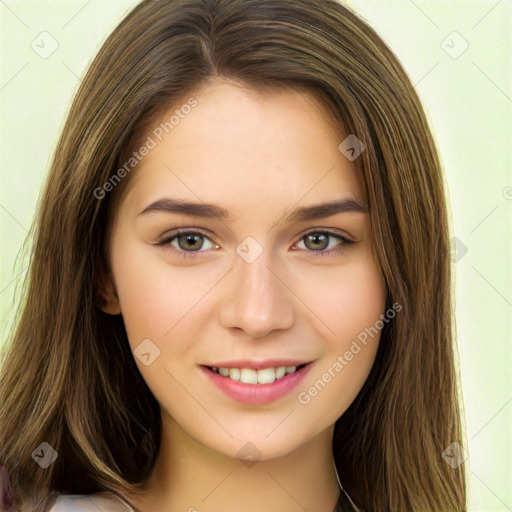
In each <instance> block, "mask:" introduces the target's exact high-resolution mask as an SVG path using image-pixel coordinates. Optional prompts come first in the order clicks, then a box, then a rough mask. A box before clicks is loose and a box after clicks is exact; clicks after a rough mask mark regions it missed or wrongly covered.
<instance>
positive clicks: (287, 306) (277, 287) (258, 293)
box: [222, 237, 294, 337]
mask: <svg viewBox="0 0 512 512" xmlns="http://www.w3.org/2000/svg"><path fill="white" fill-rule="evenodd" d="M273 267H275V261H274V258H273V251H272V250H271V249H270V248H265V249H264V248H263V246H262V245H261V244H259V243H258V242H256V240H254V239H251V237H248V238H247V239H245V240H244V241H243V242H242V243H241V244H239V246H238V247H237V256H236V258H235V261H234V269H233V272H231V280H232V281H231V285H230V291H229V297H227V298H226V301H225V302H224V305H223V312H222V318H223V323H224V326H225V327H238V328H241V329H243V330H244V331H246V332H247V333H248V334H249V335H251V336H253V337H260V336H264V335H266V334H268V333H269V332H270V331H272V330H275V329H286V328H289V327H290V326H291V325H292V324H293V321H294V309H293V301H292V298H291V295H290V292H289V291H288V290H287V288H286V286H284V285H283V284H282V283H281V282H280V279H278V277H277V276H276V275H275V274H276V273H277V272H276V270H275V269H274V268H273Z"/></svg>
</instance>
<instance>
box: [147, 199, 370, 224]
mask: <svg viewBox="0 0 512 512" xmlns="http://www.w3.org/2000/svg"><path fill="white" fill-rule="evenodd" d="M149 212H167V213H182V214H185V215H192V216H195V217H205V218H212V219H221V220H233V217H232V216H230V214H229V212H228V210H226V209H224V208H222V207H220V206H218V205H215V204H207V203H196V202H189V201H185V200H183V199H172V198H164V199H159V200H158V201H155V202H154V203H151V204H150V205H149V206H147V207H146V208H144V210H142V212H140V213H139V215H144V214H146V213H149ZM346 212H356V213H368V207H367V206H366V205H365V204H363V203H360V202H359V201H356V200H355V199H341V200H335V201H329V202H327V203H321V204H315V205H312V206H305V207H300V208H296V209H294V210H293V211H291V212H290V213H289V214H288V215H287V216H286V217H285V219H284V220H285V221H288V222H304V221H309V220H315V219H323V218H325V217H330V216H331V215H335V214H337V213H346Z"/></svg>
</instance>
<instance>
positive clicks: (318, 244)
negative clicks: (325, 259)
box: [294, 230, 354, 256]
mask: <svg viewBox="0 0 512 512" xmlns="http://www.w3.org/2000/svg"><path fill="white" fill-rule="evenodd" d="M336 238H337V239H338V240H339V241H340V242H341V243H339V244H338V245H335V246H334V249H333V248H332V247H333V246H332V244H331V241H330V239H331V240H332V239H336ZM302 241H304V246H305V248H306V250H309V252H312V253H314V255H315V256H325V255H334V254H339V253H340V252H341V251H343V250H344V249H345V248H346V247H345V246H347V245H351V244H353V243H354V242H353V241H352V240H350V239H348V238H347V237H345V236H343V235H342V234H340V233H334V232H331V231H318V230H317V231H310V232H309V233H306V234H305V235H304V236H303V237H302V238H301V239H300V241H299V242H298V244H296V245H295V246H294V247H297V246H298V245H299V244H300V243H302ZM329 247H330V248H329ZM299 248H300V247H299ZM327 248H329V250H326V249H327Z"/></svg>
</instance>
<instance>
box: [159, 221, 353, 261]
mask: <svg viewBox="0 0 512 512" xmlns="http://www.w3.org/2000/svg"><path fill="white" fill-rule="evenodd" d="M333 239H338V240H339V242H340V243H338V244H337V245H335V246H334V248H333V246H332V244H331V241H332V240H333ZM302 241H304V246H305V249H302V247H298V246H299V244H301V243H303V242H302ZM205 242H208V243H207V245H208V244H209V247H208V246H207V247H206V248H205V247H204V244H205ZM354 243H355V242H353V241H352V240H350V239H348V238H347V237H346V236H344V235H342V234H340V233H335V232H331V231H326V230H316V231H310V232H309V233H306V234H305V235H303V236H302V238H301V239H300V241H299V242H298V243H297V244H295V245H294V246H293V247H292V248H293V249H295V248H297V247H298V248H299V249H301V250H306V251H307V252H311V253H313V254H314V256H326V255H328V256H332V255H335V254H339V253H340V252H342V251H343V250H344V249H345V248H346V246H347V245H351V244H354ZM155 245H157V246H159V247H166V248H169V247H170V248H171V250H172V251H173V252H175V253H177V254H178V255H179V256H182V257H184V258H195V257H197V256H199V255H202V254H204V253H206V252H207V251H208V249H212V248H215V249H219V248H220V246H219V245H217V244H216V243H215V242H213V241H212V239H211V238H210V236H209V235H207V234H206V233H204V232H202V231H192V230H190V229H187V228H184V229H176V230H174V231H171V232H170V233H166V235H164V237H163V238H162V239H161V240H159V241H158V242H157V243H156V244H155ZM201 249H206V250H201ZM327 249H328V250H327Z"/></svg>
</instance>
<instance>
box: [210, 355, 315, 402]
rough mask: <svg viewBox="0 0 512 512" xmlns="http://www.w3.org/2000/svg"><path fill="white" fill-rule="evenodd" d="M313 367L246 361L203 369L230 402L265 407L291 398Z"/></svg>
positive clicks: (291, 362) (283, 361)
mask: <svg viewBox="0 0 512 512" xmlns="http://www.w3.org/2000/svg"><path fill="white" fill-rule="evenodd" d="M293 363H295V364H293ZM311 363H312V362H303V361H298V360H267V361H259V362H256V361H247V360H244V361H229V362H228V361H226V362H219V363H215V364H216V365H215V366H214V365H212V366H209V365H208V366H206V365H201V366H200V368H201V370H202V372H203V373H204V374H205V375H206V377H207V378H208V380H209V381H210V382H211V383H213V384H214V385H215V386H216V387H217V388H218V389H220V390H221V391H223V392H224V393H225V394H226V395H227V396H229V397H230V398H232V399H234V400H236V401H238V402H241V403H245V404H255V405H258V404H259V405H262V404H267V403H270V402H273V401H276V400H278V399H279V398H281V397H283V396H285V395H286V394H288V393H289V392H290V391H291V390H292V389H293V388H295V387H296V386H297V385H298V384H299V382H300V381H301V380H302V379H303V378H304V376H305V375H306V373H307V372H308V371H309V370H310V368H311V366H312V364H311Z"/></svg>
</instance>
